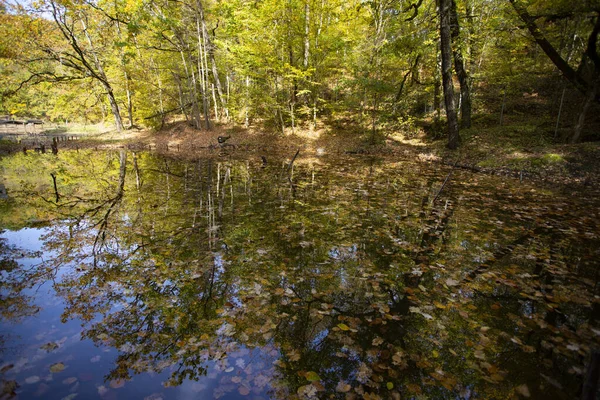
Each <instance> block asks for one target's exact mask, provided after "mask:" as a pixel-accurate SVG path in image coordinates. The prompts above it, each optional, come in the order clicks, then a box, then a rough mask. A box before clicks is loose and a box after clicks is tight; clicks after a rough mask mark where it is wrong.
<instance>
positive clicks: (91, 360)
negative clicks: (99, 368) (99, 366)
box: [90, 356, 100, 363]
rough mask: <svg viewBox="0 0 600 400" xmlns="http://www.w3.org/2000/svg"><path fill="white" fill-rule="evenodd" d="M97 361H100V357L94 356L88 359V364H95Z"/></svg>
mask: <svg viewBox="0 0 600 400" xmlns="http://www.w3.org/2000/svg"><path fill="white" fill-rule="evenodd" d="M98 361H100V356H94V357H92V358H90V362H93V363H97V362H98Z"/></svg>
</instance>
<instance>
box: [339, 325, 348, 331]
mask: <svg viewBox="0 0 600 400" xmlns="http://www.w3.org/2000/svg"><path fill="white" fill-rule="evenodd" d="M337 326H338V328H340V329H341V330H343V331H349V330H350V327H348V325H346V324H338V325H337Z"/></svg>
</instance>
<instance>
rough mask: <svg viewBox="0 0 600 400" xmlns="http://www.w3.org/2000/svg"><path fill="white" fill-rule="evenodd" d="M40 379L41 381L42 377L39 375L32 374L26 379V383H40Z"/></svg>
mask: <svg viewBox="0 0 600 400" xmlns="http://www.w3.org/2000/svg"><path fill="white" fill-rule="evenodd" d="M39 381H40V377H39V376H37V375H33V376H30V377H29V378H26V379H25V383H27V384H29V385H31V384H34V383H38V382H39Z"/></svg>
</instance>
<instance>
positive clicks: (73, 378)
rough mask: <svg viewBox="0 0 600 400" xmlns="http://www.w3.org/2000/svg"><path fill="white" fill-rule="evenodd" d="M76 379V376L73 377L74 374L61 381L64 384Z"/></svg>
mask: <svg viewBox="0 0 600 400" xmlns="http://www.w3.org/2000/svg"><path fill="white" fill-rule="evenodd" d="M76 381H77V378H75V377H74V376H72V377H70V378H67V379H65V380H63V381H62V383H63V384H65V385H70V384H71V383H75V382H76Z"/></svg>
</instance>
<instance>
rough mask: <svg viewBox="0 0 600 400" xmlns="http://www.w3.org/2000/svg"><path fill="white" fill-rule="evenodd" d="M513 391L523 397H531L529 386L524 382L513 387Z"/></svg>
mask: <svg viewBox="0 0 600 400" xmlns="http://www.w3.org/2000/svg"><path fill="white" fill-rule="evenodd" d="M515 391H516V392H517V393H519V394H520V395H521V396H523V397H527V398H529V397H531V393H529V387H527V385H526V384H522V385H520V386H517V387H516V388H515Z"/></svg>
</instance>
